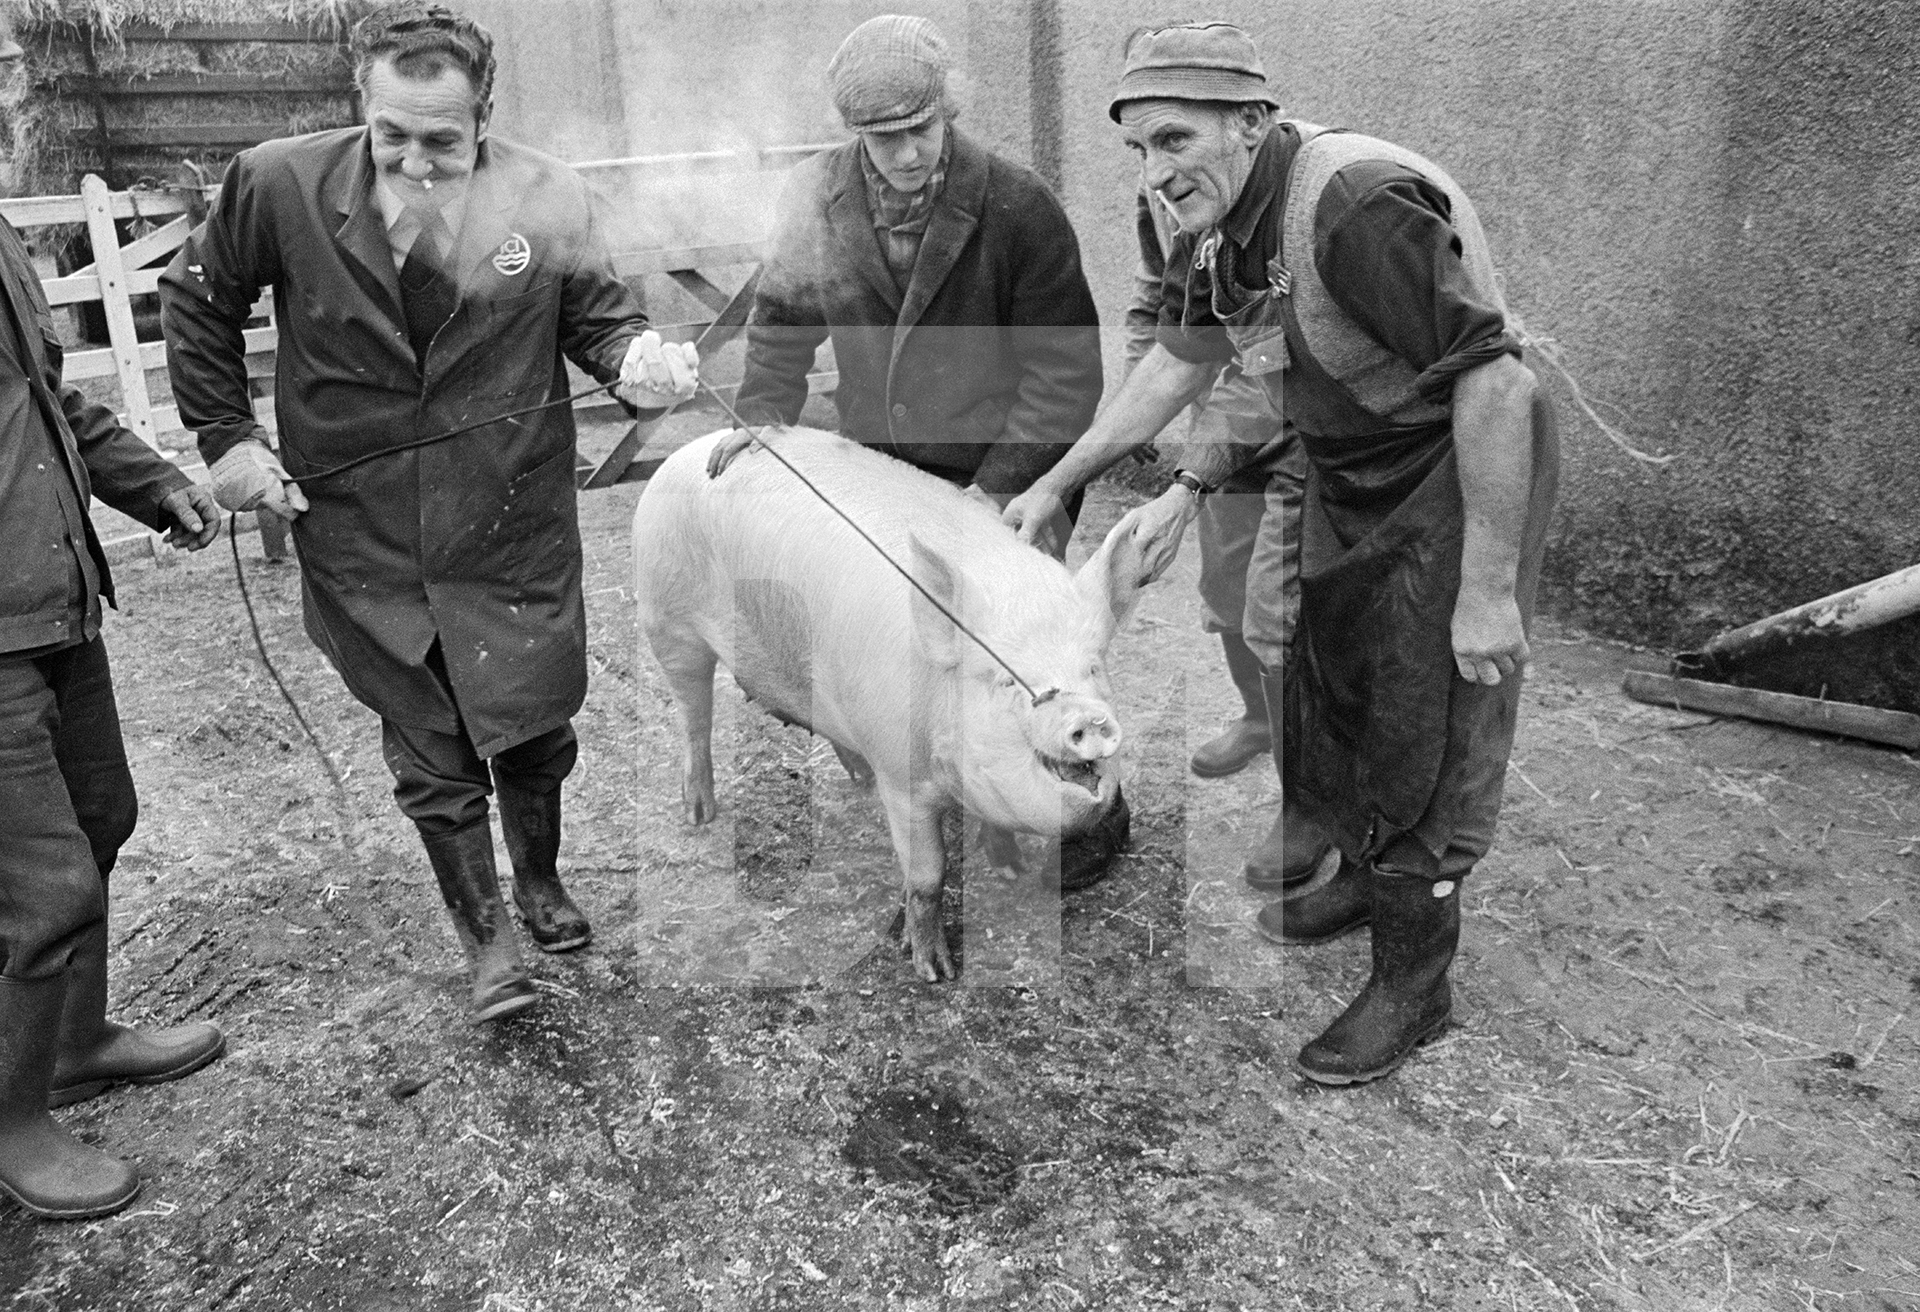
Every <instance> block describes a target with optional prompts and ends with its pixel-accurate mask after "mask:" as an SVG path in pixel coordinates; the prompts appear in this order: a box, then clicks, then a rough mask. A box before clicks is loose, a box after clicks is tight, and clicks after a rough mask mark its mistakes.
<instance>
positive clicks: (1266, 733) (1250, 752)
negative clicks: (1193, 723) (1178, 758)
mask: <svg viewBox="0 0 1920 1312" xmlns="http://www.w3.org/2000/svg"><path fill="white" fill-rule="evenodd" d="M1220 645H1221V646H1222V647H1223V648H1225V649H1226V653H1227V673H1228V674H1229V675H1231V676H1232V678H1233V686H1234V687H1235V688H1238V689H1239V690H1240V701H1241V703H1242V705H1243V706H1244V708H1245V714H1243V715H1242V716H1241V717H1240V718H1239V719H1237V720H1235V721H1234V722H1233V723H1232V724H1229V725H1228V726H1227V728H1226V732H1224V733H1222V734H1221V735H1220V736H1219V737H1217V738H1210V739H1208V740H1207V741H1206V742H1204V743H1202V744H1200V746H1199V747H1198V748H1196V749H1195V751H1194V753H1193V759H1191V760H1190V761H1188V762H1187V768H1188V769H1190V770H1192V771H1193V772H1194V773H1195V774H1197V775H1199V776H1200V777H1201V778H1202V779H1224V778H1225V777H1226V776H1228V775H1230V774H1238V773H1240V771H1242V770H1244V769H1246V768H1247V767H1248V766H1249V765H1252V764H1253V762H1254V760H1255V758H1257V757H1260V756H1263V755H1265V754H1266V753H1268V752H1270V751H1272V750H1273V732H1272V730H1271V728H1270V727H1269V726H1268V723H1267V694H1266V691H1265V689H1264V688H1263V687H1262V686H1261V682H1260V661H1259V658H1258V657H1256V656H1255V655H1254V654H1253V652H1252V650H1250V649H1249V648H1248V646H1247V640H1246V639H1245V638H1243V637H1241V636H1240V635H1239V634H1237V633H1222V634H1221V635H1220Z"/></svg>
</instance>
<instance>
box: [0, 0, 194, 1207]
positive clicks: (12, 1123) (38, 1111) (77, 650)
mask: <svg viewBox="0 0 1920 1312" xmlns="http://www.w3.org/2000/svg"><path fill="white" fill-rule="evenodd" d="M23 59H24V55H23V52H22V51H21V49H20V46H19V44H18V43H17V42H16V41H15V40H14V37H13V20H12V18H11V16H10V15H9V14H8V12H7V10H5V9H0V195H6V194H10V193H11V190H12V185H11V184H12V160H11V157H10V156H11V152H10V151H9V149H8V143H10V142H11V141H12V140H13V137H12V132H11V125H10V124H8V123H7V122H6V121H5V120H6V119H8V118H9V117H11V111H12V110H13V108H14V106H15V105H16V103H17V101H18V97H19V94H20V91H21V90H22V88H21V86H20V83H21V82H22V81H23V80H24V79H23V78H22V76H21V71H20V70H21V64H22V62H23ZM0 297H4V299H5V301H6V305H5V308H4V311H0V1190H4V1191H5V1192H6V1193H7V1194H9V1195H11V1196H12V1197H13V1198H14V1199H15V1200H16V1201H18V1202H19V1203H20V1205H21V1206H22V1207H24V1208H26V1209H27V1210H28V1211H29V1212H31V1213H33V1214H34V1215H36V1216H43V1217H52V1218H61V1219H65V1218H81V1217H90V1216H104V1215H106V1214H107V1213H110V1212H117V1211H119V1210H120V1209H121V1208H123V1207H125V1206H126V1205H127V1204H128V1203H130V1202H132V1201H133V1199H134V1196H135V1195H136V1194H138V1193H139V1192H140V1177H139V1175H138V1173H136V1172H135V1170H134V1169H133V1167H131V1166H129V1165H128V1164H127V1163H125V1162H123V1161H120V1160H119V1159H118V1158H115V1157H112V1156H110V1155H109V1154H107V1153H105V1152H102V1151H101V1150H100V1149H98V1148H94V1147H91V1146H89V1145H87V1144H83V1143H81V1142H80V1141H78V1140H77V1139H75V1138H73V1137H72V1136H71V1135H70V1134H68V1133H67V1131H66V1130H65V1129H64V1128H62V1127H61V1126H60V1124H59V1123H58V1122H57V1121H55V1120H54V1119H53V1117H51V1116H49V1115H48V1114H47V1109H48V1108H49V1107H50V1106H51V1107H64V1106H66V1105H68V1104H70V1103H76V1102H79V1101H81V1100H82V1099H86V1098H92V1097H94V1096H95V1095H97V1094H99V1093H100V1092H102V1091H103V1090H105V1089H106V1088H107V1087H108V1086H109V1085H112V1084H118V1083H122V1082H126V1083H134V1084H156V1083H159V1082H161V1081H164V1080H174V1079H179V1078H180V1077H181V1076H183V1075H187V1074H190V1073H192V1072H193V1071H196V1070H199V1069H200V1068H201V1067H203V1066H205V1065H206V1064H207V1063H208V1062H210V1061H212V1060H214V1058H216V1057H218V1056H219V1055H220V1054H221V1052H222V1051H224V1049H225V1047H226V1038H225V1036H224V1035H223V1034H221V1032H220V1030H219V1029H218V1028H217V1027H215V1026H213V1025H209V1024H205V1023H200V1024H192V1025H183V1026H179V1027H177V1028H174V1029H166V1030H136V1029H132V1028H130V1027H128V1026H125V1025H120V1024H117V1023H115V1022H113V1021H110V1020H108V1019H107V877H108V875H109V874H110V873H111V872H112V870H113V867H114V862H115V861H116V860H117V859H118V857H119V853H120V848H121V846H122V845H123V844H124V843H125V842H126V841H127V839H128V838H130V837H131V836H132V834H133V827H134V822H135V819H136V816H137V814H138V810H139V803H138V799H137V797H136V796H135V794H134V787H133V775H132V773H131V771H130V770H129V769H128V768H127V755H126V748H125V745H124V744H123V742H122V740H121V736H120V713H119V708H118V706H117V705H116V704H115V701H114V695H113V674H112V671H111V670H110V668H109V666H108V663H107V648H106V642H105V639H103V638H102V637H101V634H100V629H101V619H102V615H101V609H100V599H101V598H102V597H104V598H106V600H107V602H108V604H109V605H111V604H112V603H113V579H112V576H111V574H110V573H109V572H108V569H107V559H106V555H105V554H104V553H103V552H102V551H101V548H100V541H99V539H98V538H97V537H96V536H95V535H94V531H93V525H92V523H91V522H90V521H89V519H88V517H87V505H88V498H89V497H92V496H97V497H99V498H100V499H101V500H102V501H104V502H106V504H108V505H109V506H112V507H113V508H114V509H116V510H119V511H121V512H122V513H124V514H127V515H131V516H132V517H133V518H135V519H137V520H139V521H140V522H141V523H143V524H146V525H147V526H148V527H150V528H155V529H161V528H164V529H166V530H167V537H168V540H169V541H171V542H172V543H173V544H174V545H175V546H184V547H187V548H188V549H190V550H194V551H198V550H200V549H201V548H202V547H204V546H206V545H207V544H208V543H209V542H211V541H213V539H214V537H215V535H216V534H218V533H219V531H220V511H219V507H217V506H216V505H215V504H214V500H213V495H212V492H211V491H210V490H209V489H208V488H207V487H206V486H204V485H202V484H196V483H193V482H191V481H190V480H189V479H188V478H187V476H186V475H185V474H183V473H181V472H180V471H179V470H178V469H177V468H175V467H174V466H173V465H171V464H169V463H168V462H167V461H165V460H163V459H161V457H160V456H159V454H158V453H156V452H155V451H154V450H153V449H152V448H151V447H149V446H147V444H146V443H145V442H142V441H141V440H140V439H139V438H138V437H137V436H135V435H134V434H133V433H131V432H129V431H128V430H127V429H125V428H122V427H121V426H120V424H119V422H118V421H117V420H116V419H115V417H114V415H113V413H112V412H111V411H109V410H108V409H106V408H105V407H104V406H100V405H95V404H93V403H91V402H89V401H87V400H86V399H85V398H84V397H83V396H82V395H81V394H80V393H79V391H78V390H76V389H75V388H72V387H69V386H65V385H64V384H63V383H62V380H61V365H62V353H61V348H60V338H59V334H58V333H57V332H56V331H55V328H54V321H53V312H52V310H51V309H49V308H48V306H47V299H46V296H45V294H44V293H43V292H42V291H41V288H40V279H39V277H38V275H36V273H35V272H34V268H33V263H32V261H31V259H29V257H28V254H27V248H26V246H25V244H24V243H23V242H22V241H21V240H20V235H19V234H18V233H17V232H15V231H14V229H13V226H12V225H11V224H9V223H5V222H0Z"/></svg>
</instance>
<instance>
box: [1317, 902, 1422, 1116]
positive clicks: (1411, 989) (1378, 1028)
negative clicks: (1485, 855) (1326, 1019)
mask: <svg viewBox="0 0 1920 1312" xmlns="http://www.w3.org/2000/svg"><path fill="white" fill-rule="evenodd" d="M1368 882H1369V883H1370V884H1371V886H1372V893H1373V897H1372V903H1373V975H1372V977H1371V978H1369V979H1368V980H1367V986H1366V987H1365V988H1363V989H1361V990H1360V996H1359V997H1357V998H1355V999H1354V1000H1353V1004H1352V1005H1351V1006H1349V1007H1348V1008H1347V1009H1346V1010H1345V1011H1343V1012H1341V1013H1340V1015H1339V1017H1338V1018H1337V1019H1336V1020H1335V1021H1334V1022H1333V1024H1331V1025H1329V1026H1327V1028H1326V1032H1325V1033H1323V1034H1322V1035H1321V1036H1320V1037H1319V1038H1317V1039H1315V1040H1314V1041H1313V1042H1312V1043H1309V1044H1308V1045H1307V1046H1306V1047H1304V1048H1302V1049H1301V1050H1300V1056H1299V1061H1298V1064H1299V1067H1300V1072H1301V1074H1303V1075H1305V1076H1306V1077H1307V1078H1308V1079H1310V1080H1316V1081H1318V1082H1319V1083H1321V1084H1360V1083H1363V1082H1365V1081H1367V1080H1377V1079H1379V1078H1380V1077H1381V1076H1382V1075H1386V1074H1388V1073H1389V1072H1391V1071H1392V1070H1394V1069H1395V1068H1396V1067H1398V1066H1399V1065H1400V1063H1401V1062H1403V1061H1405V1060H1406V1059H1407V1057H1408V1056H1409V1055H1410V1054H1411V1053H1412V1052H1413V1050H1414V1049H1415V1048H1417V1047H1418V1046H1420V1044H1422V1043H1424V1042H1426V1041H1427V1040H1428V1039H1430V1038H1432V1037H1433V1036H1434V1035H1436V1034H1438V1033H1439V1032H1440V1031H1441V1030H1442V1029H1444V1028H1445V1027H1446V1024H1447V1017H1448V1016H1449V1015H1450V1014H1452V1011H1453V990H1452V989H1451V988H1450V987H1449V986H1448V983H1447V967H1448V966H1450V965H1451V964H1452V963H1453V953H1454V949H1455V948H1457V947H1458V946H1459V945H1460V888H1459V885H1458V884H1457V883H1455V882H1454V881H1452V880H1444V881H1442V882H1440V883H1434V882H1432V881H1430V880H1426V879H1420V878H1417V877H1415V876H1410V875H1394V874H1388V873H1386V872H1384V871H1374V872H1373V876H1372V878H1371V879H1370V880H1369V881H1368ZM1436 893H1444V896H1439V897H1436V896H1435V894H1436Z"/></svg>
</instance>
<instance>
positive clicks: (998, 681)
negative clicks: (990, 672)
mask: <svg viewBox="0 0 1920 1312" xmlns="http://www.w3.org/2000/svg"><path fill="white" fill-rule="evenodd" d="M993 687H994V690H995V691H996V692H1004V691H1006V690H1007V689H1008V688H1011V687H1013V676H1012V675H1011V674H1008V673H1007V672H1006V671H1004V670H1003V671H1001V672H1000V673H999V674H996V675H994V676H993Z"/></svg>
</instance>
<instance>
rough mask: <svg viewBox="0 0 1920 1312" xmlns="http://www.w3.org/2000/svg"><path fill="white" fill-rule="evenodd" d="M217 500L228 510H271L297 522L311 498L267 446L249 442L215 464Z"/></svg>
mask: <svg viewBox="0 0 1920 1312" xmlns="http://www.w3.org/2000/svg"><path fill="white" fill-rule="evenodd" d="M207 474H208V476H209V477H210V478H211V479H212V480H213V499H214V500H216V501H218V502H219V503H220V505H221V508H222V509H225V510H234V511H239V510H256V509H258V510H271V511H272V512H273V513H274V514H276V515H278V516H280V518H282V519H293V518H295V517H296V516H297V515H299V514H300V512H301V511H303V510H305V509H306V508H307V497H306V494H305V493H304V492H302V491H301V490H300V485H299V484H298V483H296V482H294V481H293V479H292V477H291V476H289V475H288V473H287V471H286V467H285V466H283V465H282V464H281V463H280V458H279V457H278V456H276V455H274V454H273V452H271V451H269V450H268V449H267V448H266V447H265V446H264V445H262V444H261V443H259V442H255V441H246V442H242V443H240V444H239V445H238V446H236V447H234V448H233V449H232V450H231V451H228V452H227V453H226V454H225V455H223V456H221V457H220V458H219V459H218V460H216V461H214V462H213V468H211V469H209V470H208V471H207Z"/></svg>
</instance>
